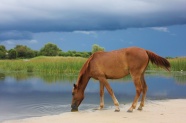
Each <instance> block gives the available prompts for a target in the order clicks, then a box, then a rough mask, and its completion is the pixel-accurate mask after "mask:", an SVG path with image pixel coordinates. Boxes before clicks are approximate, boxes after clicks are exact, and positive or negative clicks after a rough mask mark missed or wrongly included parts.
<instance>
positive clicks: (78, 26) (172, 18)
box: [0, 0, 186, 57]
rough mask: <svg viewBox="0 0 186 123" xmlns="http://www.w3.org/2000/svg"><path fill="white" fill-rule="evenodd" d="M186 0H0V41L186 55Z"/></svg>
mask: <svg viewBox="0 0 186 123" xmlns="http://www.w3.org/2000/svg"><path fill="white" fill-rule="evenodd" d="M185 13H186V0H52V1H51V0H0V45H4V46H6V48H7V49H11V48H14V47H15V46H16V45H26V46H28V47H30V48H31V49H34V50H40V49H41V48H42V47H43V46H44V45H45V44H46V43H49V42H51V43H54V44H56V45H58V47H59V48H60V49H62V50H63V51H68V50H76V51H91V49H92V45H93V44H98V45H100V46H101V47H104V48H105V50H106V51H111V50H116V49H120V48H126V47H131V46H137V47H141V48H145V49H148V50H151V51H153V52H155V53H157V54H159V55H161V56H163V57H167V56H170V57H179V56H186V14H185Z"/></svg>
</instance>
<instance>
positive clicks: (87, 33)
mask: <svg viewBox="0 0 186 123" xmlns="http://www.w3.org/2000/svg"><path fill="white" fill-rule="evenodd" d="M74 33H80V34H85V35H91V34H92V35H95V34H96V32H95V31H74Z"/></svg>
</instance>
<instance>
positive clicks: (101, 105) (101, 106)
mask: <svg viewBox="0 0 186 123" xmlns="http://www.w3.org/2000/svg"><path fill="white" fill-rule="evenodd" d="M103 107H104V85H103V83H101V82H100V106H99V108H98V110H100V109H103Z"/></svg>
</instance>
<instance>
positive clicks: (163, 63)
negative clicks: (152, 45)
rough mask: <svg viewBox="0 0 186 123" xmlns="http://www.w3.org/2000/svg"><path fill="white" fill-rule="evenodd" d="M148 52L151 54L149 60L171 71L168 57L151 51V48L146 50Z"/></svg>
mask: <svg viewBox="0 0 186 123" xmlns="http://www.w3.org/2000/svg"><path fill="white" fill-rule="evenodd" d="M146 52H147V55H148V56H149V60H150V61H151V63H152V64H156V65H157V66H160V67H162V68H164V69H165V70H167V71H170V69H169V68H170V63H169V61H168V60H167V59H165V58H163V57H161V56H158V55H157V54H155V53H153V52H151V51H149V50H146Z"/></svg>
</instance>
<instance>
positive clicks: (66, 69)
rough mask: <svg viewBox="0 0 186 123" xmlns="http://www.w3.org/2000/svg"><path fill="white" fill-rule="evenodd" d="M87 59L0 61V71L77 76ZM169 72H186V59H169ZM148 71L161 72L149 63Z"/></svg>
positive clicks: (50, 58)
mask: <svg viewBox="0 0 186 123" xmlns="http://www.w3.org/2000/svg"><path fill="white" fill-rule="evenodd" d="M86 60H87V58H81V57H44V56H43V57H41V56H40V57H36V58H33V59H24V60H23V59H19V60H0V70H3V71H9V72H40V73H50V74H61V73H63V74H77V73H79V71H80V69H81V67H82V66H83V64H84V63H85V62H86ZM169 61H170V64H171V71H186V58H175V59H169ZM147 69H148V70H162V69H161V68H158V67H157V66H155V65H153V64H151V63H149V65H148V68H147Z"/></svg>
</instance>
